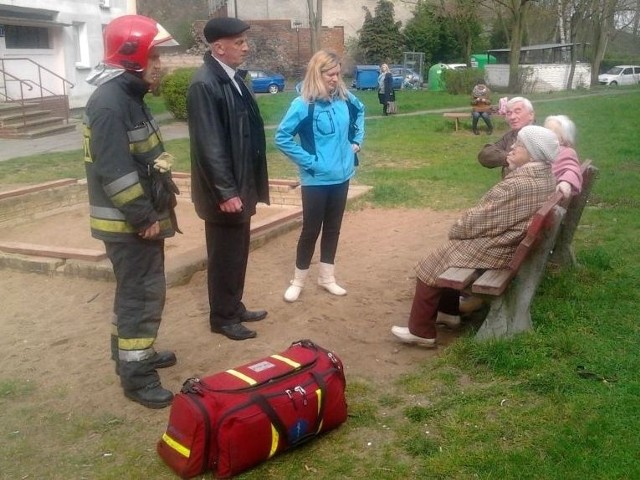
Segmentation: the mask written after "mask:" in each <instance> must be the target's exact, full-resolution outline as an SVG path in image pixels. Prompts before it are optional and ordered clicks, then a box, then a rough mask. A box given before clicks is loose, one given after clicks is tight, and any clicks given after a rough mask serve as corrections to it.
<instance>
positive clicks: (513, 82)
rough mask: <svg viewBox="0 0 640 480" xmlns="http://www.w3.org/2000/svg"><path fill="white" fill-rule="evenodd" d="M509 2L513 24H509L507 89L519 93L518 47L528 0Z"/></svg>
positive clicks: (512, 0) (519, 47)
mask: <svg viewBox="0 0 640 480" xmlns="http://www.w3.org/2000/svg"><path fill="white" fill-rule="evenodd" d="M510 4H511V14H512V20H513V24H512V26H511V41H510V42H509V47H510V49H511V52H510V54H509V91H510V92H513V93H519V92H520V91H521V89H522V85H519V83H520V82H519V80H520V79H519V66H520V49H521V47H522V33H523V31H524V23H525V18H526V14H527V10H528V6H529V0H511V2H510Z"/></svg>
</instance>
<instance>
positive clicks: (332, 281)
mask: <svg viewBox="0 0 640 480" xmlns="http://www.w3.org/2000/svg"><path fill="white" fill-rule="evenodd" d="M334 272H335V265H332V264H331V263H322V262H320V274H319V275H318V285H320V286H321V287H323V288H324V289H325V290H327V291H328V292H329V293H332V294H334V295H338V296H342V295H346V294H347V291H346V290H345V289H344V288H342V287H341V286H340V285H338V284H337V283H336V277H335V276H334Z"/></svg>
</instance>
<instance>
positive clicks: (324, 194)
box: [275, 50, 364, 302]
mask: <svg viewBox="0 0 640 480" xmlns="http://www.w3.org/2000/svg"><path fill="white" fill-rule="evenodd" d="M296 135H298V136H299V138H300V142H299V143H298V142H296V141H295V139H294V138H295V136H296ZM363 139H364V105H363V104H362V102H360V100H358V99H357V98H356V97H355V96H354V95H353V94H352V93H351V92H349V91H348V89H347V87H346V85H345V84H344V82H343V80H342V76H341V64H340V58H339V57H338V55H337V54H336V53H334V52H331V51H327V50H320V51H318V52H316V53H315V54H314V55H313V57H311V60H310V61H309V64H308V66H307V73H306V75H305V78H304V81H303V86H302V94H301V95H300V96H299V97H297V98H295V99H294V100H293V102H291V106H290V107H289V110H288V111H287V113H286V114H285V116H284V118H283V119H282V121H281V122H280V125H279V126H278V128H277V130H276V135H275V141H276V146H277V147H278V148H279V149H280V150H281V151H282V153H284V154H285V155H286V156H287V157H289V158H290V159H291V160H292V161H293V162H294V163H295V164H296V165H297V166H298V170H299V175H300V183H301V184H302V232H301V233H300V238H299V240H298V245H297V250H296V265H295V269H294V275H293V280H291V285H290V286H289V288H287V290H286V292H285V294H284V299H285V300H286V301H287V302H295V301H296V300H297V299H298V297H299V295H300V292H301V291H302V288H303V287H304V284H305V281H306V278H307V275H308V273H309V266H310V265H311V259H312V257H313V253H314V250H315V245H316V241H317V239H318V236H320V231H321V230H322V238H321V240H320V266H319V268H320V272H319V276H318V285H320V286H321V287H323V288H324V289H326V290H327V291H328V292H329V293H332V294H333V295H339V296H341V295H346V293H347V291H346V290H345V289H344V288H342V287H341V286H340V285H338V284H337V283H336V279H335V270H334V269H335V265H334V262H335V257H336V251H337V249H338V238H339V236H340V228H341V226H342V217H343V214H344V209H345V207H346V204H347V194H348V192H349V180H350V178H351V177H352V176H353V175H354V174H355V166H356V164H357V156H356V154H357V152H359V151H360V146H361V145H362V141H363Z"/></svg>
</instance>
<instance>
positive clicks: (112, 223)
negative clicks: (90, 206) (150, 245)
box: [89, 217, 137, 233]
mask: <svg viewBox="0 0 640 480" xmlns="http://www.w3.org/2000/svg"><path fill="white" fill-rule="evenodd" d="M89 225H90V226H91V228H92V229H93V230H99V231H101V232H111V233H136V232H137V230H136V229H135V228H133V227H132V226H131V225H129V224H128V223H127V222H126V221H124V220H104V219H101V218H94V217H91V219H90V220H89Z"/></svg>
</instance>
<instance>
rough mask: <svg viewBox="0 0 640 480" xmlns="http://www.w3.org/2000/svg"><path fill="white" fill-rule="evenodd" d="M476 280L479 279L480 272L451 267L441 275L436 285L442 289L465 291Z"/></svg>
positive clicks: (473, 269)
mask: <svg viewBox="0 0 640 480" xmlns="http://www.w3.org/2000/svg"><path fill="white" fill-rule="evenodd" d="M476 278H478V272H477V271H476V269H475V268H459V267H451V268H449V269H447V270H446V271H445V272H444V273H442V274H440V276H439V277H438V278H437V280H436V285H437V286H438V287H441V288H453V289H454V290H463V289H465V288H466V287H467V285H469V284H470V283H472V282H473V281H474V280H475V279H476Z"/></svg>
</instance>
